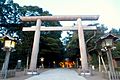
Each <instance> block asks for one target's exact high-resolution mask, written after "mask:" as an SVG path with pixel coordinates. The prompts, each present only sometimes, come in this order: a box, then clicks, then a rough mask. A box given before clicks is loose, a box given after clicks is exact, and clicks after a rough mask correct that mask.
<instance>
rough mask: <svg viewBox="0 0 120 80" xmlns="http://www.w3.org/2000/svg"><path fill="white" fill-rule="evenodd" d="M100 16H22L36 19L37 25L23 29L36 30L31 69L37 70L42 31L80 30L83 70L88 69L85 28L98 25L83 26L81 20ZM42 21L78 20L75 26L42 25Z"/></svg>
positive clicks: (89, 28)
mask: <svg viewBox="0 0 120 80" xmlns="http://www.w3.org/2000/svg"><path fill="white" fill-rule="evenodd" d="M98 18H99V16H98V15H69V16H65V15H56V16H30V17H21V18H20V19H21V20H22V21H36V26H32V27H30V28H29V27H23V31H35V34H34V42H33V48H32V55H31V62H30V68H29V70H30V71H31V72H32V71H35V70H36V64H37V56H38V51H39V41H40V31H59V30H62V31H65V30H78V37H79V47H80V55H81V65H82V70H83V71H88V62H87V53H86V45H85V40H84V32H83V30H96V26H83V25H82V23H81V21H84V20H98ZM42 21H77V25H76V26H74V27H72V26H69V27H68V26H66V27H65V26H63V27H62V26H56V27H55V26H54V27H52V26H50V27H45V26H41V23H42Z"/></svg>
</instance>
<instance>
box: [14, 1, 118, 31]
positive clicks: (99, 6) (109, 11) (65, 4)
mask: <svg viewBox="0 0 120 80" xmlns="http://www.w3.org/2000/svg"><path fill="white" fill-rule="evenodd" d="M14 2H15V3H18V4H20V5H21V6H23V5H27V6H29V5H33V6H39V7H41V8H43V10H48V11H49V12H50V13H51V14H53V15H100V18H99V22H100V23H102V24H105V25H106V26H107V27H108V28H109V29H111V28H112V27H113V28H120V15H119V14H120V5H119V4H120V0H14ZM68 24H69V25H72V24H73V23H63V25H68Z"/></svg>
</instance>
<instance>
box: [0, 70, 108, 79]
mask: <svg viewBox="0 0 120 80" xmlns="http://www.w3.org/2000/svg"><path fill="white" fill-rule="evenodd" d="M48 70H51V69H40V70H39V73H40V74H43V73H44V72H46V71H48ZM71 70H74V71H76V70H75V69H71ZM103 75H104V74H102V73H99V72H95V71H94V72H93V75H92V76H83V77H85V78H86V79H87V80H107V79H104V78H103ZM32 76H33V75H26V74H25V72H24V71H21V72H16V76H15V77H13V78H8V79H6V80H25V79H27V78H30V77H32ZM0 80H3V79H0ZM74 80H75V79H74Z"/></svg>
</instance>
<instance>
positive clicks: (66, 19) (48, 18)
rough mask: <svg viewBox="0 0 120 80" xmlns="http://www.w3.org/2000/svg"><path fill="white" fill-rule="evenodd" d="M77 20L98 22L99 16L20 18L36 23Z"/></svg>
mask: <svg viewBox="0 0 120 80" xmlns="http://www.w3.org/2000/svg"><path fill="white" fill-rule="evenodd" d="M78 18H81V20H82V21H84V20H98V18H99V15H67V16H66V15H54V16H28V17H20V19H21V20H22V21H37V19H40V20H41V21H75V20H77V19H78Z"/></svg>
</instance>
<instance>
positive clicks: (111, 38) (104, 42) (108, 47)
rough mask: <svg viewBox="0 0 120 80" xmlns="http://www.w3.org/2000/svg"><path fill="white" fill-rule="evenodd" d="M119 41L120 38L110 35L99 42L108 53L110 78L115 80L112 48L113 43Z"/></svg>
mask: <svg viewBox="0 0 120 80" xmlns="http://www.w3.org/2000/svg"><path fill="white" fill-rule="evenodd" d="M116 39H118V37H116V36H114V35H112V34H108V35H105V36H102V37H101V38H100V39H99V40H98V42H99V43H100V44H101V46H102V48H103V49H104V50H105V51H106V53H107V58H108V66H109V71H110V76H111V77H112V78H113V77H115V75H116V74H115V69H114V65H113V61H112V54H111V48H112V47H113V42H114V41H115V40H116Z"/></svg>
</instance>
